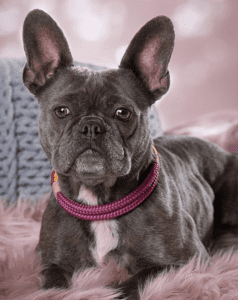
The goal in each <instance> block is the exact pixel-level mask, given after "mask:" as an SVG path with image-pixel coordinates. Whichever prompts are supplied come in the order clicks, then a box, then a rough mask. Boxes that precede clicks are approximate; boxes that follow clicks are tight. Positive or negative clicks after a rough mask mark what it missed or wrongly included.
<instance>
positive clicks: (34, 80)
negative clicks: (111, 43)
mask: <svg viewBox="0 0 238 300" xmlns="http://www.w3.org/2000/svg"><path fill="white" fill-rule="evenodd" d="M23 43H24V50H25V53H26V57H27V63H26V65H25V68H24V71H23V82H24V84H25V86H26V87H27V88H28V89H29V91H30V92H31V93H33V94H37V93H38V91H39V90H40V89H41V88H42V87H43V86H45V84H46V83H47V82H48V80H50V79H51V78H52V77H54V75H55V73H56V71H57V70H58V69H59V68H64V67H68V66H72V65H73V59H72V55H71V53H70V50H69V46H68V43H67V41H66V38H65V37H64V34H63V32H62V30H61V29H60V28H59V27H58V25H57V24H56V22H55V21H54V20H53V19H52V18H51V17H50V16H49V15H48V14H47V13H45V12H44V11H42V10H38V9H36V10H33V11H31V12H30V13H29V14H28V15H27V17H26V19H25V21H24V25H23Z"/></svg>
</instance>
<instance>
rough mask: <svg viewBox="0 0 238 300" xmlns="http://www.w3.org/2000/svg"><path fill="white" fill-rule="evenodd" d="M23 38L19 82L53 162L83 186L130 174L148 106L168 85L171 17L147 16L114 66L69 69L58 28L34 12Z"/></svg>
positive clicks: (141, 149)
mask: <svg viewBox="0 0 238 300" xmlns="http://www.w3.org/2000/svg"><path fill="white" fill-rule="evenodd" d="M23 40H24V48H25V52H26V56H27V63H26V66H25V68H24V73H23V81H24V84H25V85H26V86H27V87H28V89H29V90H30V91H31V92H32V93H33V94H34V95H35V96H36V98H37V99H38V103H39V108H40V118H39V134H40V142H41V145H42V147H43V149H44V151H45V153H46V155H47V157H48V159H49V160H50V162H51V165H52V166H53V168H54V169H55V170H56V171H57V172H58V173H60V174H63V175H67V176H72V177H73V178H75V179H77V180H80V181H81V182H83V183H84V184H85V185H89V186H90V185H95V184H98V183H102V182H103V183H105V184H106V185H107V186H112V185H113V184H114V183H115V181H116V179H117V178H118V177H121V176H124V175H127V174H129V173H130V172H134V171H135V172H136V170H138V169H139V168H140V166H141V162H142V160H143V157H144V156H145V153H146V151H147V150H148V147H149V146H150V132H149V129H148V117H147V111H148V108H149V107H150V106H151V104H153V103H154V102H155V101H156V100H157V99H159V98H160V97H161V96H162V95H163V94H164V93H166V92H167V90H168V88H169V72H168V70H167V66H168V62H169V60H170V56H171V53H172V50H173V43H174V31H173V26H172V23H171V21H170V20H169V19H168V18H166V17H158V18H155V19H153V20H151V21H150V22H148V23H147V24H146V25H145V26H144V27H143V28H142V29H141V30H140V31H139V32H138V33H137V34H136V35H135V37H134V39H133V40H132V42H131V43H130V45H129V47H128V49H127V51H126V53H125V55H124V57H123V58H122V61H121V64H120V67H119V69H118V70H106V71H101V72H93V71H90V70H88V69H82V68H75V67H74V66H73V59H72V56H71V53H70V50H69V47H68V44H67V41H66V39H65V37H64V35H63V33H62V31H61V30H60V28H59V27H58V26H57V24H56V23H55V22H54V20H53V19H52V18H51V17H50V16H49V15H47V14H46V13H44V12H43V11H40V10H34V11H32V12H30V13H29V14H28V16H27V18H26V20H25V23H24V29H23Z"/></svg>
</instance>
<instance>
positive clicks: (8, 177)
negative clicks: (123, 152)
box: [0, 59, 162, 202]
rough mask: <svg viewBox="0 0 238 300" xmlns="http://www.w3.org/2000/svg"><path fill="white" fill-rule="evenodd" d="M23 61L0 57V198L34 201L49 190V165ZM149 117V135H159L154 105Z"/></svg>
mask: <svg viewBox="0 0 238 300" xmlns="http://www.w3.org/2000/svg"><path fill="white" fill-rule="evenodd" d="M24 64H25V59H0V198H1V199H2V200H8V201H10V202H14V201H16V200H17V199H19V198H20V197H21V198H25V197H27V198H28V199H29V197H31V196H32V199H36V200H37V199H38V198H39V197H41V196H42V195H43V194H44V193H48V192H49V191H50V174H51V165H50V163H49V161H48V160H47V158H46V156H45V153H44V152H43V150H42V148H41V145H40V143H39V137H38V104H37V100H36V99H35V97H34V96H33V95H32V94H30V93H29V91H28V90H27V89H26V88H25V86H24V85H23V83H22V70H23V67H24ZM75 65H79V66H83V67H85V66H86V67H88V68H90V69H92V70H101V69H103V68H102V67H98V66H95V65H91V64H83V63H75ZM149 118H150V129H151V135H152V137H153V138H155V137H158V136H160V135H162V130H161V126H160V121H159V118H158V116H157V114H156V111H155V108H154V107H152V109H151V111H150V113H149Z"/></svg>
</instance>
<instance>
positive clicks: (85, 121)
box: [79, 117, 106, 138]
mask: <svg viewBox="0 0 238 300" xmlns="http://www.w3.org/2000/svg"><path fill="white" fill-rule="evenodd" d="M79 130H80V132H81V133H82V134H84V135H85V136H86V137H89V138H96V136H98V135H99V134H102V133H105V132H106V126H105V124H104V122H103V120H102V119H101V118H99V117H83V118H82V119H81V121H80V123H79Z"/></svg>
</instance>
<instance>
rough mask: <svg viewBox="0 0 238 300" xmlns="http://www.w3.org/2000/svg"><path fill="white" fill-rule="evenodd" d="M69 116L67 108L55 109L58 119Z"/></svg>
mask: <svg viewBox="0 0 238 300" xmlns="http://www.w3.org/2000/svg"><path fill="white" fill-rule="evenodd" d="M69 114H70V110H69V109H68V108H67V107H64V106H62V107H57V108H56V109H55V115H56V116H57V117H58V118H65V117H67V116H68V115H69Z"/></svg>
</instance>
